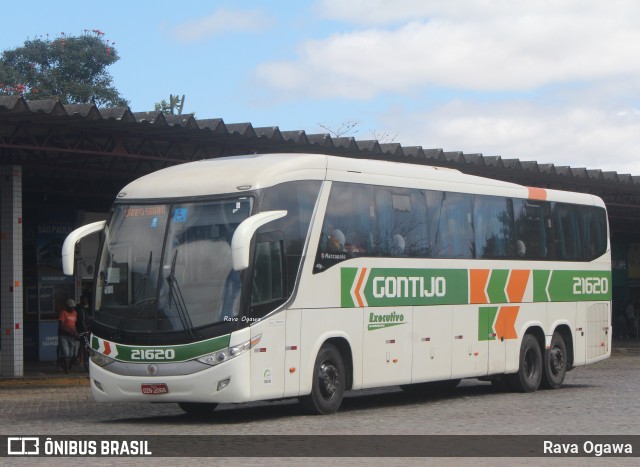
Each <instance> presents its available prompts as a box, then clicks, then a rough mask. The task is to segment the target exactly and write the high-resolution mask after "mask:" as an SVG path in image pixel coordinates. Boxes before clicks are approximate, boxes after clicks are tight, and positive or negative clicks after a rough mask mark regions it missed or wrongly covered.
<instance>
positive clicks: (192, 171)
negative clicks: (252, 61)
mask: <svg viewBox="0 0 640 467" xmlns="http://www.w3.org/2000/svg"><path fill="white" fill-rule="evenodd" d="M294 180H333V181H343V182H354V183H370V184H376V185H386V186H400V187H407V188H421V189H432V190H447V191H458V192H463V193H482V194H487V195H496V196H498V195H500V196H511V197H515V198H535V199H548V200H553V201H564V202H572V203H579V204H596V205H599V206H604V203H603V202H602V200H600V199H599V198H597V197H595V196H592V195H586V194H582V193H572V192H565V191H558V190H549V189H539V188H538V189H531V188H528V187H525V186H522V185H517V184H515V183H509V182H503V181H500V180H494V179H490V178H484V177H478V176H474V175H467V174H464V173H461V172H460V171H458V170H455V169H447V168H442V167H435V166H428V165H417V164H408V163H402V162H391V161H380V160H370V159H357V158H349V157H340V156H328V155H324V154H305V153H280V154H253V155H245V156H230V157H220V158H216V159H206V160H201V161H197V162H189V163H185V164H180V165H175V166H172V167H168V168H166V169H162V170H159V171H157V172H153V173H150V174H148V175H145V176H143V177H140V178H139V179H137V180H134V181H133V182H131V183H129V184H128V185H127V186H125V187H124V188H123V189H122V191H121V192H120V193H119V194H118V199H121V200H146V199H149V200H151V199H154V200H155V199H160V198H183V197H197V196H206V195H214V194H231V193H242V192H244V191H247V190H256V189H260V188H266V187H270V186H274V185H277V184H280V183H284V182H288V181H294Z"/></svg>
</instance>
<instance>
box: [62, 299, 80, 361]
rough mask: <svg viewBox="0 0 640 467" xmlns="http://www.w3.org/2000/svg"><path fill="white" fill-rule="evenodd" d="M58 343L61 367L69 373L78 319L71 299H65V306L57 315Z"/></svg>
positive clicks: (74, 303)
mask: <svg viewBox="0 0 640 467" xmlns="http://www.w3.org/2000/svg"><path fill="white" fill-rule="evenodd" d="M58 321H59V323H58V324H59V325H58V345H59V347H60V357H61V359H62V369H63V370H64V372H65V373H69V367H70V364H71V359H72V358H73V357H74V355H75V350H76V337H77V335H78V331H77V330H76V321H78V313H76V302H75V301H74V300H73V299H71V298H70V299H69V300H67V304H66V307H65V308H64V309H63V310H62V311H61V312H60V314H59V315H58Z"/></svg>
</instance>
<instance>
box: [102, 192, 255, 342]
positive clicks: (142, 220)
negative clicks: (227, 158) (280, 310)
mask: <svg viewBox="0 0 640 467" xmlns="http://www.w3.org/2000/svg"><path fill="white" fill-rule="evenodd" d="M252 204H253V202H252V198H250V197H239V198H234V199H224V200H208V201H199V202H186V203H174V204H153V205H150V204H135V205H134V204H131V205H125V204H117V205H116V206H115V207H114V212H113V215H112V217H111V220H110V222H109V225H108V227H107V228H106V230H105V239H104V246H103V249H102V254H101V260H100V265H99V270H98V281H97V287H96V310H95V313H94V315H95V321H96V323H97V324H99V325H101V326H105V327H106V328H110V329H112V330H116V331H125V332H127V333H134V334H137V333H150V332H160V333H162V332H184V333H186V334H187V335H189V336H191V337H195V336H194V330H195V329H198V328H202V327H206V326H210V325H213V324H216V323H219V322H222V321H225V318H228V317H233V316H236V315H237V314H238V311H239V297H240V288H241V287H240V274H239V273H238V272H236V271H234V270H233V268H232V259H231V238H232V236H233V233H234V232H235V229H236V228H237V227H238V225H239V224H240V223H241V222H242V221H243V220H244V219H246V218H247V217H249V215H250V214H251V209H252Z"/></svg>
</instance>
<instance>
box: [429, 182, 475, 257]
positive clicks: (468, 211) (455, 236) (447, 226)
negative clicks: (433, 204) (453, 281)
mask: <svg viewBox="0 0 640 467" xmlns="http://www.w3.org/2000/svg"><path fill="white" fill-rule="evenodd" d="M472 200H473V197H472V196H471V195H468V194H464V193H443V197H442V203H441V205H440V218H439V222H438V231H437V232H438V233H437V235H436V249H435V255H434V256H436V257H438V258H473V256H474V238H473V225H472V222H473V217H472V216H473V203H472Z"/></svg>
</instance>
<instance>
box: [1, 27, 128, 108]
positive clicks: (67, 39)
mask: <svg viewBox="0 0 640 467" xmlns="http://www.w3.org/2000/svg"><path fill="white" fill-rule="evenodd" d="M114 45H115V43H110V41H108V40H105V39H104V33H103V32H102V31H100V30H97V29H94V30H91V31H89V30H85V31H84V33H83V34H81V35H79V36H67V35H65V34H64V33H62V34H61V35H60V37H58V38H56V39H54V40H49V39H48V38H47V39H42V38H37V39H33V40H27V41H25V43H24V45H23V46H22V47H18V48H16V49H10V50H5V51H4V52H2V55H1V56H0V95H22V96H24V97H25V98H26V99H30V100H36V99H51V98H56V99H60V101H61V102H62V103H63V104H86V103H89V102H94V103H95V104H96V105H107V106H126V105H127V104H128V103H127V101H126V100H125V99H124V98H122V97H121V96H120V94H119V93H118V90H117V89H116V88H115V87H114V86H113V83H112V81H113V79H112V77H111V75H110V74H109V73H108V72H107V67H109V65H112V64H113V63H115V62H116V61H118V60H119V58H120V57H118V54H117V52H116V49H115V47H114Z"/></svg>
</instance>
